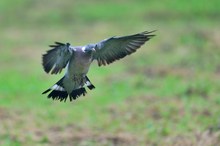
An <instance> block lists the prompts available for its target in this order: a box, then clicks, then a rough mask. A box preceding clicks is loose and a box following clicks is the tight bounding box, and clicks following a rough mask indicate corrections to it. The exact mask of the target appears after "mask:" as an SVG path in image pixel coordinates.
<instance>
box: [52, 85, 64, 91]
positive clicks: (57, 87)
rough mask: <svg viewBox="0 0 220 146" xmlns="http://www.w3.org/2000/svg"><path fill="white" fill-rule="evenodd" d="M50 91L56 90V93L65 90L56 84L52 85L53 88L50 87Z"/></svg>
mask: <svg viewBox="0 0 220 146" xmlns="http://www.w3.org/2000/svg"><path fill="white" fill-rule="evenodd" d="M51 89H52V90H57V91H65V89H64V88H63V87H61V86H59V85H57V84H55V85H53V87H51Z"/></svg>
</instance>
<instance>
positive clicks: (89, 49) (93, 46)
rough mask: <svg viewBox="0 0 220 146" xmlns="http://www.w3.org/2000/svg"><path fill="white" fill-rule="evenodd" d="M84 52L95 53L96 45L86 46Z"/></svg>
mask: <svg viewBox="0 0 220 146" xmlns="http://www.w3.org/2000/svg"><path fill="white" fill-rule="evenodd" d="M82 51H83V52H85V53H92V52H95V51H96V50H95V45H94V44H89V45H86V46H84V47H83V48H82Z"/></svg>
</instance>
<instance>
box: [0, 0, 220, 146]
mask: <svg viewBox="0 0 220 146" xmlns="http://www.w3.org/2000/svg"><path fill="white" fill-rule="evenodd" d="M15 3H16V4H15ZM219 7H220V2H219V1H217V0H213V1H212V2H210V1H207V0H200V1H198V0H192V1H191V2H190V3H189V2H187V1H177V0H164V1H163V3H162V2H159V1H158V2H157V1H151V0H147V1H145V0H137V1H131V0H129V1H124V0H120V1H109V2H104V1H103V2H101V1H98V0H91V1H89V2H88V1H70V0H66V1H58V0H54V1H53V2H49V1H48V2H41V1H28V0H17V1H16V2H15V1H8V0H7V1H6V0H2V1H0V22H1V23H0V31H1V34H0V40H1V43H0V48H1V49H0V66H1V69H0V73H1V76H0V145H4V146H23V145H24V146H26V145H42V146H48V145H57V146H61V145H79V146H87V145H106V146H107V145H108V146H109V145H110V146H113V145H114V146H116V145H120V146H121V145H122V146H123V145H140V146H142V145H149V146H159V145H166V146H217V145H220V131H219V124H220V109H219V106H220V65H219V62H220V55H219V54H220V49H219V48H220V43H219V40H220V30H219V22H220V10H219ZM155 29H156V30H157V32H156V35H157V36H156V37H155V38H153V39H152V40H150V41H149V42H148V43H147V44H146V45H144V46H143V47H142V48H141V49H140V50H139V51H137V53H135V54H133V55H131V56H129V57H127V58H125V59H123V60H120V61H118V62H115V63H114V64H111V65H109V66H106V67H101V68H99V67H98V66H97V64H96V62H94V63H93V64H92V67H91V70H90V72H89V77H90V79H91V81H92V82H93V83H94V84H95V86H96V89H95V90H93V91H91V92H88V94H87V95H86V96H85V97H80V98H79V99H77V100H76V101H74V102H66V103H60V102H58V101H52V100H48V99H47V98H46V97H45V96H44V95H41V93H42V91H44V90H45V89H46V88H48V87H50V86H51V85H52V84H54V83H55V82H56V81H57V80H58V79H59V78H60V77H61V76H62V75H63V74H61V75H58V76H51V75H47V74H46V73H44V71H43V69H42V66H41V55H42V54H43V53H44V52H45V51H46V50H48V49H49V47H48V45H49V44H52V43H53V42H54V41H60V42H70V43H71V44H72V45H84V44H88V43H93V42H98V41H100V40H102V39H104V38H108V37H111V36H115V35H129V34H133V33H137V32H141V31H145V30H149V31H150V30H155Z"/></svg>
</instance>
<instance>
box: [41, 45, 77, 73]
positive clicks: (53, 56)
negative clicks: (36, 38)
mask: <svg viewBox="0 0 220 146" xmlns="http://www.w3.org/2000/svg"><path fill="white" fill-rule="evenodd" d="M50 47H52V48H53V49H51V50H48V51H47V52H46V54H43V57H42V60H43V63H42V64H43V67H44V71H45V72H46V73H49V72H50V71H51V74H57V73H60V72H61V71H62V69H63V68H65V66H66V65H67V63H68V61H69V60H70V58H71V56H72V53H73V50H72V48H71V47H70V44H69V43H66V44H63V43H60V42H55V44H54V45H50Z"/></svg>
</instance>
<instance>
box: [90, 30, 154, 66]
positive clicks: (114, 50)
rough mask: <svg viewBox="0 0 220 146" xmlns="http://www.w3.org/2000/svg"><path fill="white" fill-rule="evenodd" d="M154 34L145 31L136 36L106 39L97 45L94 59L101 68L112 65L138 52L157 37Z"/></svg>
mask: <svg viewBox="0 0 220 146" xmlns="http://www.w3.org/2000/svg"><path fill="white" fill-rule="evenodd" d="M152 32H154V31H151V32H148V31H144V32H142V33H138V34H134V35H129V36H122V37H111V38H109V39H105V40H103V41H101V42H99V43H97V44H96V47H95V50H96V52H95V53H94V55H93V59H96V60H97V61H98V65H99V66H101V65H106V64H110V63H112V62H114V61H116V60H119V59H121V58H123V57H125V56H127V55H130V54H132V53H134V52H136V50H137V49H138V48H140V47H141V46H142V45H143V44H144V43H145V42H146V41H148V40H150V39H151V38H152V37H153V36H155V35H153V34H152Z"/></svg>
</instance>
